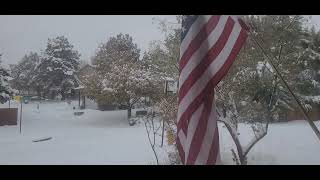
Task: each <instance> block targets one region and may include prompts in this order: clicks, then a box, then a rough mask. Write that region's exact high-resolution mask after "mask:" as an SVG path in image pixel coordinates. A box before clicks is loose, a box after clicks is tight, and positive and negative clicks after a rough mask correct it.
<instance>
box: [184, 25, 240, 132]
mask: <svg viewBox="0 0 320 180" xmlns="http://www.w3.org/2000/svg"><path fill="white" fill-rule="evenodd" d="M245 37H246V34H245V32H244V31H243V30H241V32H240V36H238V38H237V40H236V43H235V45H234V46H233V48H232V50H231V52H230V53H228V54H229V56H228V57H227V58H226V61H225V63H224V64H223V66H222V67H221V68H219V69H218V72H216V73H214V74H215V75H214V76H213V77H212V76H209V77H212V78H211V79H210V81H209V82H208V83H207V85H206V86H205V88H204V89H203V90H202V91H201V93H200V94H199V95H198V96H197V97H196V98H194V100H193V101H192V102H191V103H190V105H189V106H188V107H187V108H186V109H185V111H184V113H183V114H182V115H181V117H180V120H179V121H178V128H182V130H183V131H184V132H186V127H187V122H186V119H189V117H191V115H192V113H194V111H195V110H196V108H197V106H199V105H200V104H201V103H202V101H203V98H204V96H205V95H206V93H210V92H212V91H213V88H214V87H215V86H216V84H217V83H218V82H219V81H220V80H221V79H222V77H223V76H224V73H226V72H227V71H228V69H229V68H230V66H231V65H232V61H233V60H234V58H235V56H236V55H237V53H238V52H239V51H240V48H241V45H242V44H243V42H244V40H245ZM211 69H212V68H211ZM211 69H210V70H211ZM196 87H201V86H196ZM192 88H193V87H192ZM192 88H191V89H192ZM196 90H199V88H198V89H196ZM196 90H195V91H194V92H192V90H190V91H189V92H188V93H190V92H191V93H193V94H191V95H195V94H198V93H197V91H196ZM184 99H185V98H184ZM182 103H184V102H182ZM182 103H180V104H182ZM180 108H181V106H179V110H180ZM178 112H179V111H178ZM178 118H179V114H178Z"/></svg>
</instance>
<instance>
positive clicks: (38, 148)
mask: <svg viewBox="0 0 320 180" xmlns="http://www.w3.org/2000/svg"><path fill="white" fill-rule="evenodd" d="M73 106H77V102H72V104H67V103H66V102H46V103H41V104H40V106H39V109H37V103H33V102H32V103H29V104H23V114H22V115H23V116H22V117H23V118H22V133H21V134H20V133H19V125H18V126H1V127H0V164H156V159H155V157H154V154H153V151H152V149H151V147H150V144H149V141H148V137H147V133H146V130H145V127H144V126H143V125H137V126H129V124H128V121H127V119H126V115H127V114H126V111H98V110H91V109H86V110H84V112H85V113H84V114H83V115H81V116H75V115H74V114H73V112H74V111H75V110H73ZM0 107H1V108H3V107H8V103H6V104H2V105H0ZM11 107H20V104H19V103H18V102H11ZM19 112H20V110H19ZM316 124H317V125H318V126H319V127H320V122H316ZM239 128H240V132H241V134H240V139H241V141H243V143H246V141H248V140H249V139H250V138H249V136H251V134H250V133H249V132H251V130H250V127H249V126H248V125H246V124H241V126H240V127H239ZM219 131H220V144H221V145H220V146H221V149H220V151H221V158H222V161H223V163H224V164H234V162H233V161H232V156H231V151H230V149H231V148H235V146H234V145H233V142H232V140H231V138H230V136H229V134H228V132H227V130H226V128H224V127H223V126H222V124H220V128H219ZM46 137H52V139H50V140H47V141H41V142H33V141H34V140H37V139H41V138H46ZM158 139H159V140H160V138H158ZM168 149H172V147H171V148H170V147H169V146H168V145H165V146H164V148H162V149H160V148H158V151H157V152H158V155H159V161H160V162H159V163H160V164H168V163H169V162H168V157H167V150H168ZM319 152H320V143H319V141H318V140H317V139H316V136H315V135H314V134H313V132H312V131H311V128H310V127H309V125H308V124H307V123H306V122H304V121H293V122H290V123H277V124H271V126H270V127H269V132H268V134H267V136H266V137H265V138H264V139H262V140H261V141H260V142H259V143H258V144H257V145H256V146H255V147H254V148H253V149H252V150H251V152H249V155H248V164H320V153H319Z"/></svg>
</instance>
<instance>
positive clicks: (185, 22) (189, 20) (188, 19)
mask: <svg viewBox="0 0 320 180" xmlns="http://www.w3.org/2000/svg"><path fill="white" fill-rule="evenodd" d="M197 18H198V15H184V16H183V17H182V31H181V41H182V40H183V39H184V37H185V36H186V35H187V33H188V31H189V29H190V27H191V26H192V24H193V23H194V22H195V21H196V20H197Z"/></svg>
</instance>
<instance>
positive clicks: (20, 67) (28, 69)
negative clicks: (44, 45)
mask: <svg viewBox="0 0 320 180" xmlns="http://www.w3.org/2000/svg"><path fill="white" fill-rule="evenodd" d="M39 62H40V58H39V56H38V54H37V53H34V52H30V53H29V54H27V55H25V56H24V57H23V58H22V59H21V60H20V61H19V62H18V64H12V65H11V66H10V67H11V73H12V77H13V80H12V81H11V82H12V85H13V87H14V88H15V89H17V90H19V91H26V92H29V91H30V90H35V91H40V87H37V86H36V85H35V82H34V78H35V76H36V71H35V67H36V66H37V65H38V63H39ZM38 94H39V92H38Z"/></svg>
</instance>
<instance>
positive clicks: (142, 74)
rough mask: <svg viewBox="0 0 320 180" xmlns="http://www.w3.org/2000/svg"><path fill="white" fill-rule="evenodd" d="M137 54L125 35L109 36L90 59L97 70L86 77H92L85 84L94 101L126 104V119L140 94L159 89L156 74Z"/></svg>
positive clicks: (146, 94)
mask: <svg viewBox="0 0 320 180" xmlns="http://www.w3.org/2000/svg"><path fill="white" fill-rule="evenodd" d="M139 53H140V49H138V47H137V45H136V44H135V43H133V41H132V37H131V36H129V35H128V34H125V35H124V34H118V35H117V36H116V37H111V38H110V39H109V40H108V41H107V42H106V43H105V44H102V45H101V46H100V47H99V48H98V50H97V53H96V55H95V56H94V58H93V59H92V62H93V64H94V66H95V69H96V72H97V73H96V75H92V76H91V77H88V79H92V80H93V79H95V80H93V81H91V82H89V81H87V83H86V87H87V91H88V94H90V95H91V96H93V97H95V99H96V100H97V101H98V103H100V104H105V103H106V104H114V105H119V106H126V108H127V109H128V119H130V117H131V109H132V107H133V105H134V104H136V103H137V102H139V101H140V99H141V98H142V97H146V96H147V97H152V96H153V95H154V94H157V93H156V92H155V91H156V90H157V89H159V88H158V87H159V86H157V84H158V83H159V81H158V79H159V76H156V74H154V73H153V71H152V68H150V67H149V66H147V63H146V62H143V61H142V60H139V56H140V54H139Z"/></svg>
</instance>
